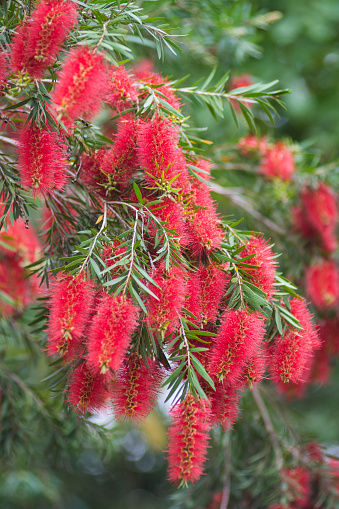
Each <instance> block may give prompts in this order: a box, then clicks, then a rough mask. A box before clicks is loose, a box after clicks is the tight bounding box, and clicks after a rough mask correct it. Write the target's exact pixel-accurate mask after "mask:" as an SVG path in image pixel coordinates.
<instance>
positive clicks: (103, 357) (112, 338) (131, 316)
mask: <svg viewBox="0 0 339 509" xmlns="http://www.w3.org/2000/svg"><path fill="white" fill-rule="evenodd" d="M137 317H138V309H137V308H136V307H135V306H134V305H133V303H132V301H131V300H130V299H128V298H126V297H124V296H122V295H108V294H106V295H105V296H103V297H102V300H101V302H100V304H99V306H98V309H97V314H96V315H95V317H94V318H93V322H92V326H91V329H90V331H89V336H88V342H87V346H88V365H89V367H90V368H91V369H92V371H93V373H103V374H105V373H106V372H107V371H108V370H113V371H117V370H118V369H120V367H121V364H122V361H123V357H124V355H125V352H126V350H127V348H128V345H129V343H130V341H131V336H132V333H133V331H134V329H135V327H136V325H137Z"/></svg>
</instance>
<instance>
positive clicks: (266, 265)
mask: <svg viewBox="0 0 339 509" xmlns="http://www.w3.org/2000/svg"><path fill="white" fill-rule="evenodd" d="M250 255H253V256H252V257H251V258H249V259H248V260H246V261H245V263H248V264H249V265H258V268H257V269H246V272H247V274H248V275H249V277H250V278H251V281H252V283H253V284H254V285H255V286H257V287H258V288H260V290H262V291H263V292H265V293H266V294H267V298H268V299H270V298H271V297H272V296H273V294H274V281H275V273H276V262H275V260H274V258H273V252H272V249H271V247H270V246H269V245H268V243H267V242H266V241H265V240H264V239H263V237H261V236H259V235H258V236H253V237H251V238H250V240H249V241H248V243H247V244H246V246H245V248H244V249H243V250H242V251H241V257H242V258H246V257H247V256H250Z"/></svg>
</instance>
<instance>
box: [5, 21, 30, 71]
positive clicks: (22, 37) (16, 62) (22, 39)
mask: <svg viewBox="0 0 339 509" xmlns="http://www.w3.org/2000/svg"><path fill="white" fill-rule="evenodd" d="M30 26H31V23H30V22H29V21H26V22H24V23H23V24H22V25H21V26H18V27H16V34H15V35H14V37H13V39H12V42H11V57H10V68H11V71H12V72H13V73H19V72H29V67H30V66H29V62H28V58H27V46H28V37H29V33H30Z"/></svg>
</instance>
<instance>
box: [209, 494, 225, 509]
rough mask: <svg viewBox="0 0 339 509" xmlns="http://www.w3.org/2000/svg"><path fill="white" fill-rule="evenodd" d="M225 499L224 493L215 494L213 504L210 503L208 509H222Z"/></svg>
mask: <svg viewBox="0 0 339 509" xmlns="http://www.w3.org/2000/svg"><path fill="white" fill-rule="evenodd" d="M222 499H223V492H222V491H220V492H219V493H215V494H214V495H213V498H212V500H211V502H210V503H209V505H208V507H207V508H206V509H220V504H221V502H222Z"/></svg>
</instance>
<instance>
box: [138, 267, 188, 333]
mask: <svg viewBox="0 0 339 509" xmlns="http://www.w3.org/2000/svg"><path fill="white" fill-rule="evenodd" d="M151 278H152V279H153V281H154V282H155V283H156V284H157V285H158V286H154V285H150V289H151V290H152V292H153V293H154V295H156V297H157V298H158V300H157V299H156V298H155V297H152V295H148V298H147V305H146V307H147V312H148V316H147V320H148V323H149V324H150V326H151V327H152V329H157V330H160V331H164V333H166V334H170V333H171V332H173V331H174V330H175V329H176V328H177V327H178V325H179V315H180V311H181V309H182V307H183V304H184V300H185V285H186V276H185V273H184V271H183V269H182V268H181V267H175V266H173V267H171V268H170V269H169V270H168V271H166V269H165V266H164V264H161V265H160V267H158V268H156V269H154V270H153V271H152V272H151Z"/></svg>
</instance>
